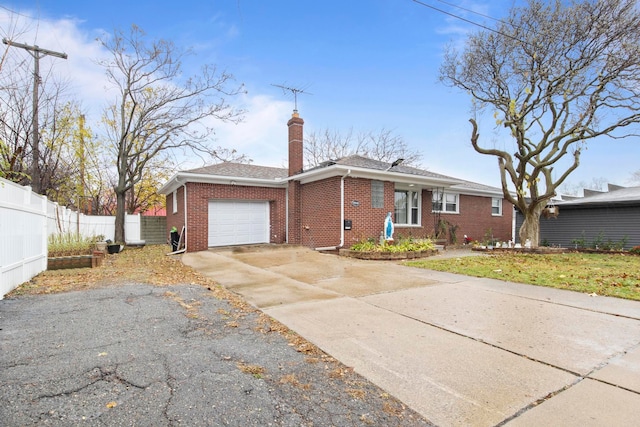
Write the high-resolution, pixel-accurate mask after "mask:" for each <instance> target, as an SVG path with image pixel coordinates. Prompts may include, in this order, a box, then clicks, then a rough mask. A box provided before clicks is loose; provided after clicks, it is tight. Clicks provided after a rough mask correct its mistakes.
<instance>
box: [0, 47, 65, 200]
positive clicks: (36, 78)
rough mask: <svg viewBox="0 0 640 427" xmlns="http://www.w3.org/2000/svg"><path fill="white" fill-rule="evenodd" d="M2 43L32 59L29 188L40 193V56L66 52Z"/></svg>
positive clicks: (62, 54) (60, 56)
mask: <svg viewBox="0 0 640 427" xmlns="http://www.w3.org/2000/svg"><path fill="white" fill-rule="evenodd" d="M2 43H4V44H6V45H8V46H15V47H19V48H21V49H24V50H26V51H27V52H29V54H30V55H31V56H33V59H34V67H33V68H34V71H33V116H32V118H31V131H32V139H33V141H32V144H33V147H32V148H31V154H32V160H31V162H32V165H31V188H32V189H33V191H34V192H36V193H38V194H40V192H41V191H42V188H41V186H40V184H41V183H40V140H39V137H40V134H39V132H38V85H39V84H40V58H43V57H45V56H47V55H50V56H55V57H57V58H62V59H67V54H66V53H60V52H54V51H52V50H48V49H42V48H40V47H38V46H37V45H36V46H30V45H27V44H23V43H15V42H12V41H11V40H7V39H6V38H3V39H2Z"/></svg>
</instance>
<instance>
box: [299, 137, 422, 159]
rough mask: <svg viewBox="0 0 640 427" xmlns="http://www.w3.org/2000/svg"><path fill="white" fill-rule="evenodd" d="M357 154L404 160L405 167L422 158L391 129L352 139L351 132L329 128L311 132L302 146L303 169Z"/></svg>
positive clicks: (375, 157)
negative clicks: (304, 166)
mask: <svg viewBox="0 0 640 427" xmlns="http://www.w3.org/2000/svg"><path fill="white" fill-rule="evenodd" d="M354 154H358V155H361V156H364V157H369V158H371V159H374V160H379V161H382V162H389V163H391V162H393V161H395V160H397V159H398V158H403V159H404V164H408V165H414V166H415V165H417V164H418V163H419V161H420V159H421V158H422V155H421V154H420V152H418V151H416V150H412V149H410V148H409V147H408V146H407V143H406V142H405V141H404V139H402V137H401V136H399V135H396V134H394V133H393V132H392V131H391V130H388V129H384V128H382V129H380V131H378V132H377V133H376V132H372V131H370V132H363V133H359V134H358V135H356V136H354V134H353V129H349V131H348V132H346V133H340V132H338V131H335V130H331V129H324V130H322V131H321V132H311V133H310V134H309V135H308V136H307V137H306V138H305V143H304V156H305V165H306V167H313V166H317V165H319V164H320V163H322V162H325V161H327V160H337V159H340V158H342V157H346V156H350V155H354Z"/></svg>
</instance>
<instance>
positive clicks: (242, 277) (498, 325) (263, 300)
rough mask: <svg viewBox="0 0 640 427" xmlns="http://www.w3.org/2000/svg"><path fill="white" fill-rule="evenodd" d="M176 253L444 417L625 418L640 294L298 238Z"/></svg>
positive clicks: (636, 363)
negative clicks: (319, 248) (432, 264)
mask: <svg viewBox="0 0 640 427" xmlns="http://www.w3.org/2000/svg"><path fill="white" fill-rule="evenodd" d="M182 261H183V262H184V263H185V264H187V265H190V266H192V267H194V268H196V269H198V270H199V271H201V272H202V273H204V274H206V275H208V276H210V277H212V278H214V279H215V280H217V281H218V282H219V283H221V284H222V285H223V286H225V287H227V288H228V289H230V290H233V291H235V292H237V293H238V294H241V295H242V296H243V297H244V298H245V299H246V300H247V301H249V302H250V303H252V304H254V305H255V306H256V307H258V308H260V309H261V310H262V311H264V312H265V313H267V314H268V315H270V316H272V317H273V318H275V319H277V320H278V321H280V322H282V323H284V324H285V325H287V326H288V327H289V328H291V329H292V330H294V331H296V332H297V333H298V334H300V335H301V336H303V337H305V338H306V339H307V340H309V341H311V342H313V343H314V344H316V345H317V346H318V347H320V348H321V349H322V350H324V351H325V352H327V353H329V354H330V355H332V356H333V357H335V358H337V359H338V360H340V361H341V362H343V363H344V364H346V365H348V366H352V367H353V368H355V370H356V371H357V372H358V373H360V374H361V375H363V376H365V377H366V378H368V379H369V380H370V381H372V382H374V383H375V384H377V385H378V386H380V387H382V388H384V389H385V390H387V391H388V392H389V393H391V394H392V395H394V396H396V397H397V398H399V399H400V400H402V401H403V402H404V403H406V404H407V405H408V406H410V407H411V408H413V409H414V410H416V411H417V412H419V413H420V414H422V415H423V416H424V417H426V418H427V419H428V420H429V421H431V422H433V423H435V424H437V425H440V426H457V425H460V426H462V425H464V426H468V425H473V426H493V425H509V426H539V425H562V426H601V425H607V426H616V425H619V426H629V425H637V423H638V408H640V302H634V301H626V300H621V299H615V298H607V297H599V296H598V297H592V296H589V295H586V294H580V293H574V292H568V291H562V290H556V289H550V288H543V287H536V286H529V285H522V284H516V283H508V282H502V281H498V280H491V279H477V278H471V277H467V276H461V275H456V274H449V273H441V272H435V271H429V270H421V269H414V268H409V267H404V266H401V265H398V264H395V263H389V262H374V261H359V260H354V259H346V258H342V257H338V256H335V255H327V254H321V253H317V252H313V251H311V250H308V249H304V248H299V247H268V248H250V249H247V248H244V249H243V248H241V249H235V250H233V249H226V250H211V251H206V252H198V253H190V254H185V255H184V256H183V257H182Z"/></svg>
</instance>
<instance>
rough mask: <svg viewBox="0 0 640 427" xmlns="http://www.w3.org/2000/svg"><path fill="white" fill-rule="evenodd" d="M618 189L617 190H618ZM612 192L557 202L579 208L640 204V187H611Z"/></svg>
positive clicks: (594, 193)
mask: <svg viewBox="0 0 640 427" xmlns="http://www.w3.org/2000/svg"><path fill="white" fill-rule="evenodd" d="M616 187H617V188H616ZM611 190H612V191H609V192H602V193H599V192H598V193H596V192H592V193H587V194H589V195H588V196H585V197H580V198H576V199H572V200H567V201H561V202H556V204H557V205H559V206H562V205H564V206H578V205H596V204H631V203H633V204H637V203H640V187H628V188H624V187H618V186H614V187H611Z"/></svg>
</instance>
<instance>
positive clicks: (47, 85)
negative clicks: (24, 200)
mask: <svg viewBox="0 0 640 427" xmlns="http://www.w3.org/2000/svg"><path fill="white" fill-rule="evenodd" d="M15 52H16V49H14V50H13V51H12V53H15ZM21 54H22V57H21V56H20V55H21ZM24 56H25V55H24V54H23V53H22V52H21V51H17V53H16V58H13V57H11V60H7V61H6V62H5V63H4V64H3V67H4V69H5V72H3V73H2V74H1V75H0V92H1V93H2V96H1V97H0V140H1V141H2V144H0V165H1V167H2V175H3V176H4V177H5V178H6V179H9V180H11V181H14V182H16V183H19V184H21V185H31V186H32V187H33V189H34V191H37V192H38V193H40V194H45V195H47V196H49V197H52V196H54V195H55V194H58V193H59V192H60V186H61V185H62V184H64V183H66V182H68V180H69V176H70V174H71V170H70V165H71V164H72V161H71V159H70V157H69V154H70V147H71V146H72V144H73V140H74V135H73V134H72V127H73V121H74V120H76V119H77V117H78V116H79V114H80V113H79V107H78V106H77V103H76V102H74V101H73V100H70V99H69V97H68V96H67V93H68V85H67V82H65V81H64V80H62V79H60V78H57V77H56V76H55V75H54V74H52V73H51V68H50V69H49V70H48V71H45V72H42V73H40V75H39V78H40V80H39V85H38V88H39V97H38V116H39V120H38V121H37V122H38V129H37V133H38V141H39V143H38V149H37V150H34V147H33V143H34V139H33V133H34V131H33V125H34V120H33V101H34V100H33V88H32V86H33V81H32V80H33V73H32V72H31V71H30V67H28V66H29V65H30V64H29V61H27V60H24V59H25V58H24ZM21 59H22V60H21ZM34 162H37V163H38V166H37V167H34ZM35 170H37V171H38V173H37V174H33V173H32V172H33V171H35ZM53 198H54V199H55V197H53Z"/></svg>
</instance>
